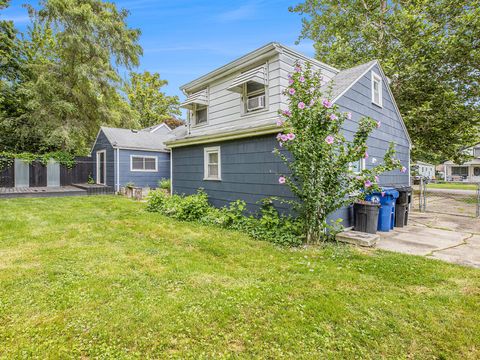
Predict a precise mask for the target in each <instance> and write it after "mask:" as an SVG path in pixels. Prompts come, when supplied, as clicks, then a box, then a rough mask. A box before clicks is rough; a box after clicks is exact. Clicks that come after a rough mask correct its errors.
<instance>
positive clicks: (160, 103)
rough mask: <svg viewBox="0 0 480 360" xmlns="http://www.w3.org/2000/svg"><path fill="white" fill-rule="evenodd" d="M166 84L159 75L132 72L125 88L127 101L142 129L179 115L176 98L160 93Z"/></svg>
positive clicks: (146, 72) (168, 120)
mask: <svg viewBox="0 0 480 360" xmlns="http://www.w3.org/2000/svg"><path fill="white" fill-rule="evenodd" d="M167 84H168V81H167V80H162V79H161V78H160V74H158V73H150V72H148V71H145V72H143V73H135V72H132V73H131V74H130V81H129V82H127V84H126V86H125V92H126V94H127V97H128V101H129V103H130V106H131V107H132V109H133V110H135V111H137V113H138V114H139V122H140V126H142V127H149V126H153V125H155V124H160V123H162V122H169V123H170V124H171V123H172V121H171V120H170V119H172V118H174V117H175V116H177V115H180V110H179V108H178V106H179V99H178V96H167V95H165V93H163V92H162V90H161V89H162V87H164V86H165V85H167Z"/></svg>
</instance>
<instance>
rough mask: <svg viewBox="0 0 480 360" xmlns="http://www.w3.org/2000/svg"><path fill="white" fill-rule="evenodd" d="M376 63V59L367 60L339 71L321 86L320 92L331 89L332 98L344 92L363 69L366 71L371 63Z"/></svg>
mask: <svg viewBox="0 0 480 360" xmlns="http://www.w3.org/2000/svg"><path fill="white" fill-rule="evenodd" d="M375 63H376V60H373V61H369V62H367V63H365V64H361V65H358V66H354V67H352V68H350V69H345V70H342V71H340V72H339V73H338V74H337V75H335V76H334V77H333V79H332V80H330V81H329V82H328V83H326V84H325V85H323V86H322V92H324V93H327V92H328V91H329V90H330V87H331V91H332V95H331V97H332V99H336V98H337V96H339V95H340V94H341V93H342V92H344V91H345V90H346V89H348V87H349V86H350V85H352V83H353V82H354V81H356V80H357V79H358V78H359V77H360V76H361V75H362V74H363V73H364V72H365V71H367V70H368V69H369V68H370V67H371V66H372V65H374V64H375Z"/></svg>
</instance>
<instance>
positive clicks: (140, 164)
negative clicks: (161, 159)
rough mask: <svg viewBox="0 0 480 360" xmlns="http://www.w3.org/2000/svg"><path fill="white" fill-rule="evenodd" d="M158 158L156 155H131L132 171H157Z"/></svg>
mask: <svg viewBox="0 0 480 360" xmlns="http://www.w3.org/2000/svg"><path fill="white" fill-rule="evenodd" d="M157 167H158V160H157V157H156V156H139V155H131V156H130V170H131V171H147V172H155V171H157Z"/></svg>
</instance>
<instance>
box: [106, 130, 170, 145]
mask: <svg viewBox="0 0 480 360" xmlns="http://www.w3.org/2000/svg"><path fill="white" fill-rule="evenodd" d="M101 130H102V131H103V133H104V134H105V136H106V137H107V139H108V141H110V143H111V144H112V146H115V147H119V148H129V149H138V150H158V151H162V150H166V146H165V141H166V140H167V139H168V138H169V137H170V134H167V135H165V134H159V133H151V132H147V131H142V130H130V129H119V128H110V127H104V126H102V127H101Z"/></svg>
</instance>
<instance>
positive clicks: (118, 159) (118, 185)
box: [117, 148, 120, 193]
mask: <svg viewBox="0 0 480 360" xmlns="http://www.w3.org/2000/svg"><path fill="white" fill-rule="evenodd" d="M119 192H120V149H119V148H117V193H119Z"/></svg>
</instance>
